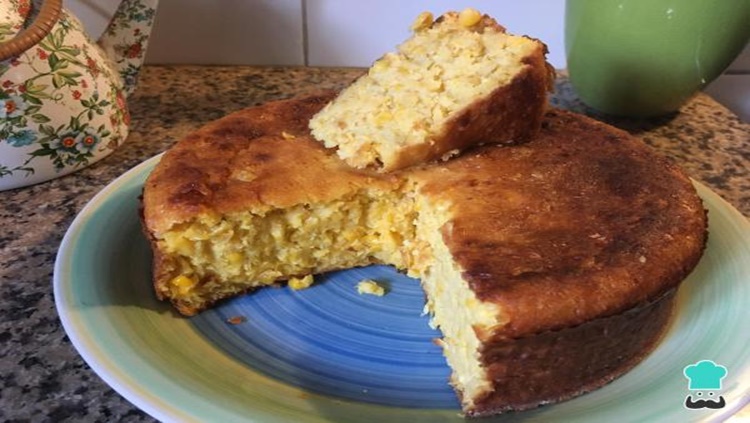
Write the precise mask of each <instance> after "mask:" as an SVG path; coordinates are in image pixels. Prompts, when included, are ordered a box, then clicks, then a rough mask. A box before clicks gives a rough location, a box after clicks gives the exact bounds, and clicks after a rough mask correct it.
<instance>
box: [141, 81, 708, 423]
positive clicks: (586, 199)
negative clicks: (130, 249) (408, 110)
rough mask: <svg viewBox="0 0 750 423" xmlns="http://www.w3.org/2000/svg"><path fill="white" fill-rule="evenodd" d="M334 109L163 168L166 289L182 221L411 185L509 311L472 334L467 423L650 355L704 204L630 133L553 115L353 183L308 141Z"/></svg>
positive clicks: (583, 386)
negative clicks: (474, 385)
mask: <svg viewBox="0 0 750 423" xmlns="http://www.w3.org/2000/svg"><path fill="white" fill-rule="evenodd" d="M332 96H333V94H325V95H320V96H314V97H308V98H304V99H294V100H288V101H282V102H275V103H269V104H267V105H263V106H260V107H256V108H250V109H246V110H243V111H240V112H237V113H234V114H232V115H230V116H227V117H225V118H223V119H220V120H218V121H216V122H213V123H211V124H209V125H207V126H206V127H204V128H202V129H200V130H199V131H197V132H196V133H194V134H193V135H191V136H189V137H187V138H186V139H184V140H182V141H180V142H179V143H178V144H177V145H176V146H175V147H173V148H172V149H171V150H170V151H168V152H167V153H166V154H165V155H164V157H163V158H162V160H161V163H160V164H159V165H158V166H157V167H156V169H155V170H154V171H153V173H152V174H151V175H150V176H149V179H148V180H147V182H146V185H145V188H144V196H143V207H144V210H143V222H144V228H145V231H146V233H147V235H148V237H149V239H150V240H151V242H152V246H153V247H154V248H153V249H154V257H155V260H154V278H155V283H157V284H158V283H159V278H160V277H164V275H166V274H168V273H169V272H167V271H166V270H165V269H164V266H165V264H164V263H163V261H162V258H161V252H160V251H159V250H158V248H157V246H156V243H155V239H156V238H158V236H159V234H160V233H163V232H164V231H166V230H168V229H169V228H170V227H171V226H172V225H174V224H179V223H181V222H185V221H187V220H189V219H191V218H193V217H196V216H199V215H216V216H220V215H222V214H227V213H233V212H237V211H243V210H248V209H253V210H262V209H264V208H268V209H272V208H285V207H289V206H292V205H298V204H303V203H307V202H309V203H314V202H319V201H327V200H330V199H336V198H342V197H346V195H347V194H349V193H353V192H356V191H357V190H359V189H364V188H375V189H383V190H396V189H402V188H403V187H404V186H414V187H415V188H414V189H415V190H416V195H419V196H425V197H426V198H428V199H429V200H430V203H432V204H448V205H449V215H450V216H451V217H450V218H449V220H448V222H447V223H446V224H445V225H444V226H443V228H442V229H441V231H442V237H443V240H444V242H445V244H446V245H447V247H448V249H449V250H450V253H451V256H452V258H453V260H454V261H455V262H456V263H457V265H458V267H459V268H460V269H461V270H462V275H463V278H464V280H466V281H467V282H468V284H469V286H470V288H471V289H472V290H473V291H474V292H475V293H476V295H477V297H478V298H479V299H481V300H483V301H486V302H492V303H495V304H498V305H499V309H500V310H501V312H502V313H503V315H502V316H500V319H498V320H499V321H500V322H501V324H500V325H499V326H497V327H493V328H486V329H483V330H480V329H479V328H475V331H476V332H477V335H478V337H479V339H480V341H481V347H480V349H479V354H480V361H481V362H482V363H483V364H484V366H485V367H486V369H487V375H488V377H489V379H490V380H491V381H492V388H493V389H492V390H491V391H490V392H488V393H487V394H486V395H483V396H481V397H480V398H475V399H474V402H473V403H474V404H473V406H472V408H470V409H467V410H465V411H466V412H467V414H469V415H477V416H479V415H489V414H493V413H497V412H501V411H505V410H521V409H526V408H531V407H535V406H538V405H540V404H544V403H548V402H555V401H559V400H562V399H565V398H570V397H572V396H575V395H578V394H581V393H583V392H586V391H589V390H592V389H595V388H597V387H599V386H601V385H603V384H605V383H607V382H609V381H610V380H612V379H613V378H615V377H616V376H618V375H620V374H622V373H623V372H625V371H626V370H627V369H629V368H630V367H632V366H633V365H635V364H636V363H637V362H638V361H639V360H640V359H641V358H642V357H643V356H644V355H645V354H646V353H647V352H648V351H649V350H650V349H651V348H653V346H654V345H655V343H656V341H657V340H658V338H659V336H660V335H661V333H662V332H663V330H664V328H665V327H666V324H667V322H668V317H669V312H670V310H671V307H672V304H673V298H674V291H675V289H676V287H677V285H678V284H679V283H680V281H682V280H683V279H684V277H685V276H687V274H688V273H689V272H690V271H691V270H692V268H693V267H694V266H695V265H696V264H697V262H698V260H699V258H700V256H701V254H702V251H703V249H704V247H705V242H706V236H707V234H706V227H707V219H706V214H705V211H704V209H703V207H702V204H701V200H700V199H699V197H698V196H697V195H696V193H695V191H694V189H693V188H692V186H691V183H690V180H689V179H688V178H687V177H686V176H685V175H684V174H683V173H682V172H681V171H680V170H679V169H678V167H677V166H675V165H674V164H672V163H671V162H670V161H668V160H667V159H665V158H662V157H660V156H658V155H657V154H655V153H654V152H652V151H651V150H650V149H649V148H648V147H647V146H646V145H644V144H643V143H642V142H641V141H639V140H637V139H635V138H634V137H632V136H630V135H628V134H627V133H625V132H623V131H620V130H617V129H614V128H612V127H609V126H607V125H604V124H601V123H598V122H596V121H594V120H592V119H589V118H586V117H584V116H581V115H577V114H574V113H570V112H564V111H559V110H552V111H549V112H548V113H547V114H546V116H545V118H544V121H543V123H542V129H541V131H540V134H539V135H538V136H537V137H535V138H534V139H532V140H530V141H528V142H527V143H525V144H522V145H514V146H500V145H484V146H479V147H474V148H471V149H469V150H466V151H465V152H464V153H463V154H461V155H460V156H458V157H455V158H453V159H452V160H450V161H448V162H443V163H437V164H435V163H433V164H426V165H424V166H421V167H417V168H410V169H406V170H403V171H400V172H396V173H392V174H380V173H376V172H374V171H363V170H355V169H352V168H350V167H348V166H346V165H345V164H343V162H341V161H340V159H339V158H338V157H337V156H336V155H335V153H333V152H331V151H330V150H326V149H325V148H324V147H323V146H322V145H321V144H320V143H318V142H317V141H314V140H313V139H312V137H311V136H310V135H309V132H308V131H309V130H308V129H307V121H308V119H309V118H310V116H312V115H313V114H314V113H316V112H317V111H318V110H319V109H320V108H321V107H323V105H324V104H326V103H327V102H328V101H329V100H330V99H331V98H332ZM181 311H182V312H183V313H186V314H192V313H194V312H195V311H197V310H187V309H186V310H181ZM571 369H585V370H586V371H585V372H583V373H579V374H572V373H570V372H571ZM566 381H567V382H566Z"/></svg>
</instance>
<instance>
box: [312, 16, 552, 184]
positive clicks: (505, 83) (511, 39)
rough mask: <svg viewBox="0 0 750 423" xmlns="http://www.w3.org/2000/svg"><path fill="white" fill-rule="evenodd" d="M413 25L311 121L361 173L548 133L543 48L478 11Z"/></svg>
mask: <svg viewBox="0 0 750 423" xmlns="http://www.w3.org/2000/svg"><path fill="white" fill-rule="evenodd" d="M412 29H413V31H414V34H413V35H412V37H411V38H409V39H408V40H406V41H405V42H404V43H402V44H401V45H400V46H398V48H397V51H396V52H391V53H387V54H385V55H384V56H383V57H382V58H380V59H379V60H377V61H376V62H375V63H374V64H373V65H372V67H371V68H370V69H369V70H368V72H367V73H366V74H365V75H363V76H362V77H360V78H358V79H357V80H356V81H355V82H354V83H353V84H351V85H350V86H349V87H347V88H346V89H344V90H343V91H342V92H341V93H340V94H339V95H338V97H337V98H336V99H334V100H333V101H332V102H331V103H330V104H328V105H327V106H326V107H325V108H324V109H323V110H322V111H320V113H318V114H316V115H315V116H314V117H313V118H312V119H311V120H310V128H311V130H312V134H313V136H314V137H315V138H316V139H317V140H319V141H321V142H323V143H324V145H325V146H326V147H328V148H336V152H337V154H338V155H339V157H340V158H341V159H343V160H344V161H345V162H346V163H348V164H349V165H351V166H353V167H357V168H365V167H370V168H375V169H379V170H382V171H393V170H396V169H401V168H405V167H408V166H411V165H414V164H419V163H423V162H425V161H431V160H436V159H447V158H449V157H450V156H452V155H455V154H457V153H458V152H459V151H461V150H463V149H465V148H466V147H468V146H470V145H473V144H478V143H511V142H521V141H524V140H527V139H529V138H531V137H533V136H534V135H535V134H536V133H537V132H538V130H539V124H540V122H541V119H542V115H543V114H544V110H545V107H546V103H547V91H548V89H549V88H550V86H551V83H552V81H553V80H554V78H553V75H552V72H551V67H550V66H549V65H548V64H547V63H546V62H545V54H546V52H547V50H546V46H545V45H544V44H543V43H541V42H540V41H537V40H534V39H530V38H527V37H520V36H514V35H510V34H508V33H507V32H506V31H505V28H503V27H502V26H500V25H499V24H498V23H497V22H496V21H495V20H494V19H492V18H490V17H489V16H487V15H481V14H480V13H479V12H478V11H476V10H474V9H467V10H464V11H463V12H461V13H457V12H448V13H446V14H444V15H442V16H441V17H439V18H438V19H436V20H434V21H433V19H432V15H431V14H429V13H423V14H422V15H420V16H419V17H418V18H417V20H416V22H415V23H414V25H413V26H412Z"/></svg>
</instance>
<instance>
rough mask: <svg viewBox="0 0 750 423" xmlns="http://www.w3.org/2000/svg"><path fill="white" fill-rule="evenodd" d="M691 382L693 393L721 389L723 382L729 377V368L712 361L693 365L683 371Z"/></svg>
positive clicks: (689, 386)
mask: <svg viewBox="0 0 750 423" xmlns="http://www.w3.org/2000/svg"><path fill="white" fill-rule="evenodd" d="M682 372H683V374H684V375H685V377H686V378H687V379H688V380H689V381H690V383H689V385H688V389H690V390H691V391H701V390H714V389H721V380H722V379H724V377H725V376H726V375H727V368H726V367H724V366H722V365H718V364H716V363H714V362H713V361H711V360H702V361H699V362H697V363H695V364H691V365H689V366H687V367H685V369H684V370H683V371H682Z"/></svg>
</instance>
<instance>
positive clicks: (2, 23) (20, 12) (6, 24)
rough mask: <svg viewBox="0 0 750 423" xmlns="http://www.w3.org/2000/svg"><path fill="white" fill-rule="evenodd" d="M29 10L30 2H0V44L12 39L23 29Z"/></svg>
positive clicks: (7, 0) (20, 0)
mask: <svg viewBox="0 0 750 423" xmlns="http://www.w3.org/2000/svg"><path fill="white" fill-rule="evenodd" d="M31 8H32V5H31V0H4V1H0V42H5V41H9V40H11V39H13V38H14V37H15V36H16V34H18V32H19V31H21V30H22V29H23V28H24V24H25V23H26V19H27V18H28V16H29V13H30V12H31Z"/></svg>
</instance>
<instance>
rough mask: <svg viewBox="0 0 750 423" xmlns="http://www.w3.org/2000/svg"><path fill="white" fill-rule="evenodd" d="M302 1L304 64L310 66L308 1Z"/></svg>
mask: <svg viewBox="0 0 750 423" xmlns="http://www.w3.org/2000/svg"><path fill="white" fill-rule="evenodd" d="M301 1H302V63H304V64H305V66H309V65H310V53H309V46H308V39H307V0H301Z"/></svg>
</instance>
